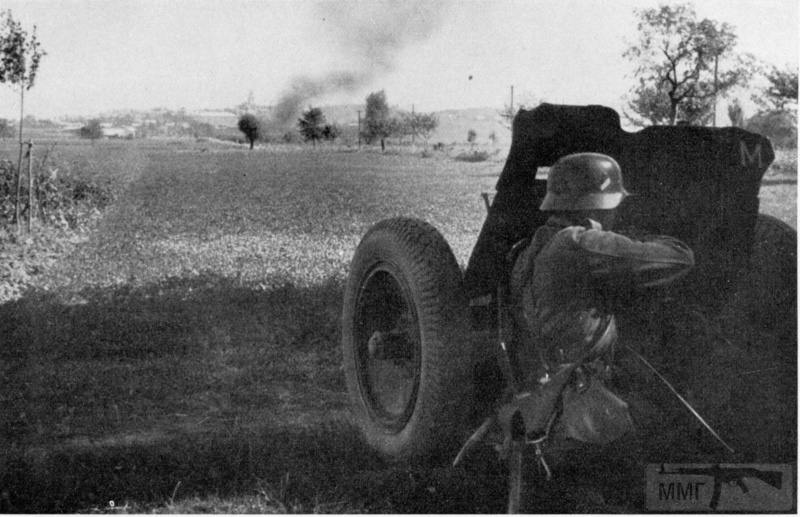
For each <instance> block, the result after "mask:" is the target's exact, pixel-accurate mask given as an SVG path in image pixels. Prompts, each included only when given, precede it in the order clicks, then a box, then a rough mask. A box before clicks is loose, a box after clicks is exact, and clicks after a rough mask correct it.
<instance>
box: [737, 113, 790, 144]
mask: <svg viewBox="0 0 800 517" xmlns="http://www.w3.org/2000/svg"><path fill="white" fill-rule="evenodd" d="M744 128H745V129H746V130H748V131H752V132H753V133H758V134H760V135H763V136H765V137H767V138H769V139H770V141H772V144H773V145H775V146H776V147H788V148H791V149H794V148H796V147H797V120H796V119H795V117H794V116H793V114H792V113H791V112H789V111H786V110H770V111H762V112H760V113H757V114H755V115H753V116H752V117H750V118H749V119H748V120H747V122H746V123H745V125H744Z"/></svg>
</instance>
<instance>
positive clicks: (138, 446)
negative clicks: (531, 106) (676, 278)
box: [0, 142, 796, 513]
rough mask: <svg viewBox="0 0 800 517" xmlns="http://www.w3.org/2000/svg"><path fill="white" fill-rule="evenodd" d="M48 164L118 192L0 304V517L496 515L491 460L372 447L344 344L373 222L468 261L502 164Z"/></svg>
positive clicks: (298, 154) (244, 158) (126, 156)
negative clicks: (405, 459) (350, 283)
mask: <svg viewBox="0 0 800 517" xmlns="http://www.w3.org/2000/svg"><path fill="white" fill-rule="evenodd" d="M58 152H60V153H62V157H61V159H62V160H63V161H65V162H70V163H72V162H71V160H78V161H79V160H84V162H81V163H84V165H83V167H84V169H85V168H87V167H88V168H90V169H91V171H90V173H91V174H92V175H94V176H95V177H98V178H109V179H111V180H113V181H114V182H115V185H116V186H117V188H118V189H119V194H118V198H117V201H116V202H115V203H114V205H112V206H111V207H110V208H109V209H107V211H106V213H105V214H104V216H103V218H102V220H101V221H100V222H99V223H98V224H97V226H96V228H95V229H94V230H93V231H92V232H91V233H90V234H89V235H88V236H87V238H86V239H85V240H84V241H83V242H80V243H77V244H75V245H74V246H73V247H72V249H71V251H70V252H69V253H68V254H67V255H66V256H65V257H63V258H62V259H61V260H60V261H59V262H58V263H57V264H56V265H54V266H53V267H52V268H51V269H50V270H48V271H47V272H45V273H43V274H41V275H39V276H38V277H37V279H36V287H35V288H33V289H31V290H29V291H28V292H27V293H26V294H25V295H24V296H23V297H22V298H20V299H19V300H16V301H13V302H9V303H5V304H3V305H0V336H2V341H3V343H2V346H0V361H1V362H2V365H0V374H1V375H2V385H3V392H2V398H0V412H1V413H2V416H0V433H2V435H1V436H0V510H4V511H12V512H14V511H19V512H30V511H34V512H52V511H58V512H64V511H67V512H73V511H108V512H120V511H134V512H149V511H168V512H169V511H172V512H203V511H213V512H292V511H301V512H316V511H321V512H361V511H369V512H397V513H409V512H410V513H417V512H419V513H428V512H466V513H473V512H501V511H503V504H504V495H505V487H504V478H503V476H502V472H500V471H498V469H497V467H496V466H495V465H494V463H493V462H492V461H491V458H490V459H487V460H485V461H475V462H472V463H468V464H467V465H466V467H464V468H460V469H428V468H422V467H414V466H398V465H390V464H387V463H385V462H383V461H381V460H380V459H379V458H377V457H375V456H374V455H373V454H372V453H371V452H370V451H369V450H366V449H365V447H364V446H363V445H362V444H361V442H360V440H359V437H358V435H357V432H356V431H355V430H354V429H353V428H352V426H351V425H350V424H349V422H348V418H347V399H346V394H345V386H344V379H343V375H342V372H341V368H340V364H341V360H340V350H339V317H340V307H341V297H342V288H343V287H342V286H343V281H344V279H345V276H346V273H347V267H348V263H349V261H350V259H351V257H352V254H353V251H354V250H355V247H356V245H357V244H358V241H359V239H360V237H361V236H362V235H363V234H364V232H365V231H366V230H367V228H368V227H369V226H370V225H372V224H374V223H375V222H377V221H378V220H380V219H383V218H387V217H391V216H395V215H411V216H414V217H419V218H421V219H424V220H427V221H429V222H430V223H432V224H433V225H434V226H436V227H437V228H438V229H439V230H440V231H441V232H442V233H443V235H444V236H445V238H446V239H447V240H448V242H449V243H450V244H451V246H452V247H453V249H454V251H455V254H456V257H457V258H458V260H459V262H460V263H462V265H463V264H466V261H467V259H468V257H469V253H470V251H471V248H472V245H473V244H474V242H475V239H476V237H477V234H478V231H479V229H480V226H481V224H482V222H483V218H484V216H485V208H484V205H483V201H482V200H481V198H480V193H481V192H483V191H488V192H492V191H493V188H494V183H495V181H496V179H497V175H498V173H499V172H500V170H501V169H502V165H503V164H502V161H488V162H483V163H463V162H455V161H453V160H450V159H448V158H446V157H444V156H436V155H435V156H434V157H433V158H422V157H420V156H414V155H408V154H391V153H387V154H385V155H383V154H380V153H376V152H372V151H361V152H351V151H345V150H341V149H332V148H320V149H311V148H307V147H306V148H290V147H282V146H276V147H271V148H262V149H258V150H255V151H253V152H247V151H244V150H242V149H240V148H231V147H230V146H221V145H219V146H216V145H213V144H208V143H194V142H193V143H177V144H176V143H174V142H172V143H169V142H161V143H157V142H149V143H145V144H142V143H139V142H133V143H109V142H98V143H97V144H96V145H94V146H88V145H85V144H83V145H80V144H75V145H72V146H69V147H64V148H59V151H58ZM76 163H77V162H76ZM75 166H76V167H78V165H75ZM762 211H763V212H766V213H771V214H773V215H776V216H777V217H779V218H782V219H784V220H785V221H786V222H788V223H789V224H791V225H792V226H793V227H796V220H795V212H796V174H795V175H791V174H788V175H787V174H786V173H785V171H784V172H782V173H780V174H771V175H770V176H769V178H768V181H766V182H765V184H764V187H763V189H762ZM459 439H460V437H459ZM589 468H590V469H591V468H594V467H592V466H589ZM604 476H606V479H605V481H604V482H605V483H607V484H608V483H611V482H612V481H613V480H611V481H609V479H608V474H604ZM611 477H612V478H613V476H611ZM581 482H586V480H585V479H584V480H582V481H581ZM572 483H573V485H569V483H567V485H565V486H572V487H573V488H574V487H575V485H574V480H573V481H572ZM579 484H580V483H579ZM550 490H551V492H550V493H549V496H547V497H545V498H544V499H543V503H542V506H538V507H537V508H538V509H543V510H548V509H549V510H551V511H559V510H565V511H611V510H614V509H623V510H625V509H627V510H631V509H635V508H636V502H637V501H639V500H640V498H641V494H640V493H639V492H641V486H627V487H622V488H620V489H619V490H618V491H617V492H615V493H616V496H613V495H612V496H610V497H608V498H606V499H605V500H600V501H598V500H597V498H596V497H594V498H592V497H590V498H588V500H587V498H584V497H581V495H580V494H581V491H580V490H567V489H563V488H561V489H556V488H552V489H550ZM615 497H616V498H617V499H615ZM554 501H555V502H554ZM639 502H640V501H639ZM548 505H550V506H548ZM631 505H633V506H631Z"/></svg>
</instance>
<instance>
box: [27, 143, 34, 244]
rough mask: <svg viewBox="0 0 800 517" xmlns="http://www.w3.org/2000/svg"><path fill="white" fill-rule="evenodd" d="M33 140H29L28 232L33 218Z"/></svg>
mask: <svg viewBox="0 0 800 517" xmlns="http://www.w3.org/2000/svg"><path fill="white" fill-rule="evenodd" d="M32 164H33V140H29V141H28V233H31V224H32V223H31V221H32V219H33V167H32Z"/></svg>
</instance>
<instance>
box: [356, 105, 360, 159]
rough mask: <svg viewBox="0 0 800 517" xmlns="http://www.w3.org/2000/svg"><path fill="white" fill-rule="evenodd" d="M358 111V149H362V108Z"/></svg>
mask: <svg viewBox="0 0 800 517" xmlns="http://www.w3.org/2000/svg"><path fill="white" fill-rule="evenodd" d="M356 113H358V149H359V150H360V149H361V110H357V111H356Z"/></svg>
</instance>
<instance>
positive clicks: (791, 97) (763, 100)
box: [753, 66, 797, 111]
mask: <svg viewBox="0 0 800 517" xmlns="http://www.w3.org/2000/svg"><path fill="white" fill-rule="evenodd" d="M764 75H765V76H766V79H767V81H768V83H769V84H768V86H767V87H766V88H764V89H763V90H762V92H761V96H758V97H755V96H754V97H753V100H754V101H755V102H756V103H757V104H758V105H759V106H760V107H761V108H762V109H763V110H767V111H770V110H775V111H789V110H792V111H793V109H796V108H797V70H796V69H795V70H792V69H789V68H786V69H785V70H781V69H779V68H778V67H775V66H773V67H772V70H770V71H769V72H767V73H766V74H764Z"/></svg>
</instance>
